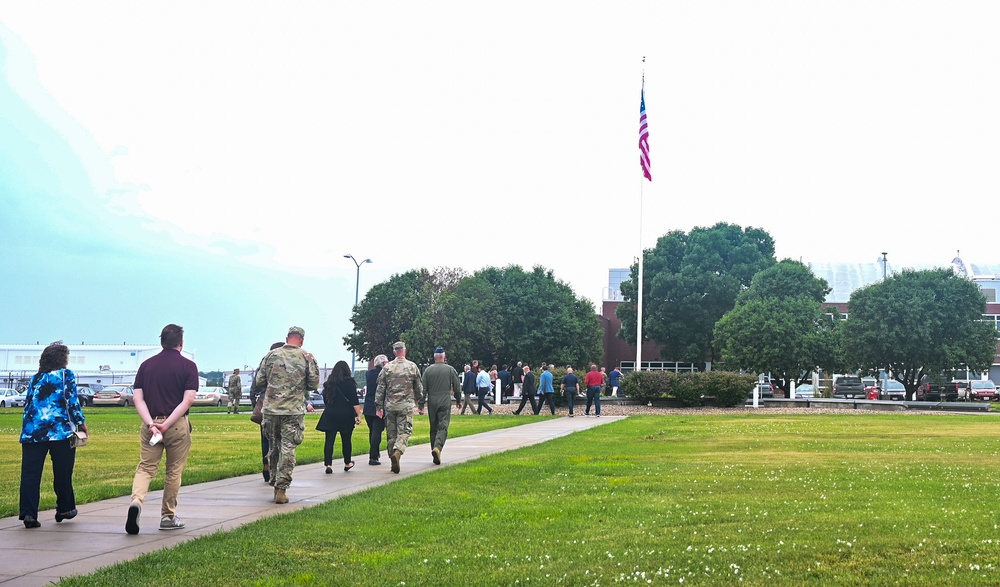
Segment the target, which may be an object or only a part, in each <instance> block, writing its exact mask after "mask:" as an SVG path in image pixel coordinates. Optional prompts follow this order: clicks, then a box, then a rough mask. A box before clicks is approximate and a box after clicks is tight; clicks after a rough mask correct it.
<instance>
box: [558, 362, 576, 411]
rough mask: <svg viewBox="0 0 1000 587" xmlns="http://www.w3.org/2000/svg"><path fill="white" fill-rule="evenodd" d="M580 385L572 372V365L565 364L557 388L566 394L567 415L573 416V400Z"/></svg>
mask: <svg viewBox="0 0 1000 587" xmlns="http://www.w3.org/2000/svg"><path fill="white" fill-rule="evenodd" d="M579 387H580V380H579V379H578V378H577V377H576V375H574V374H573V367H570V366H569V365H567V366H566V375H565V377H563V378H562V383H561V384H559V389H560V390H562V392H563V393H564V394H565V395H566V405H567V406H569V417H570V418H572V417H573V400H574V399H575V398H576V394H577V391H578V389H579Z"/></svg>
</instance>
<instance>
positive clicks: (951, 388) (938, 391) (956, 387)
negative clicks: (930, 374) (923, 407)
mask: <svg viewBox="0 0 1000 587" xmlns="http://www.w3.org/2000/svg"><path fill="white" fill-rule="evenodd" d="M967 383H968V382H966V381H949V382H947V383H940V382H937V381H934V380H931V379H927V380H925V381H924V382H923V383H921V384H920V386H919V387H917V401H918V402H940V401H949V402H955V401H959V400H962V401H968V400H969V397H970V393H969V388H968V386H967Z"/></svg>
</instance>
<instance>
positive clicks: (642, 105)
mask: <svg viewBox="0 0 1000 587" xmlns="http://www.w3.org/2000/svg"><path fill="white" fill-rule="evenodd" d="M639 163H640V164H641V165H642V174H643V175H645V176H646V179H648V180H649V181H653V176H652V175H650V174H649V126H648V125H647V124H646V86H645V84H643V87H642V93H640V94H639Z"/></svg>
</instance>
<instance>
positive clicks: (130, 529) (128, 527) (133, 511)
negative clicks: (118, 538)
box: [125, 499, 142, 534]
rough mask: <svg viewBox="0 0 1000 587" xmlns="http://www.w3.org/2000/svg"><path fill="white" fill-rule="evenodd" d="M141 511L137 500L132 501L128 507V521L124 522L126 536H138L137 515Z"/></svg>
mask: <svg viewBox="0 0 1000 587" xmlns="http://www.w3.org/2000/svg"><path fill="white" fill-rule="evenodd" d="M141 511H142V506H141V505H139V500H137V499H133V500H132V503H130V504H129V506H128V519H126V520H125V532H126V533H128V534H138V533H139V513H140V512H141Z"/></svg>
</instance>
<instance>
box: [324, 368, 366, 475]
mask: <svg viewBox="0 0 1000 587" xmlns="http://www.w3.org/2000/svg"><path fill="white" fill-rule="evenodd" d="M323 403H324V404H326V406H325V407H324V408H323V415H322V416H320V418H319V424H317V425H316V429H317V430H322V431H323V432H325V433H326V443H325V444H324V445H323V463H324V464H325V465H326V472H327V474H330V473H333V468H332V465H333V445H334V443H335V442H336V440H337V433H338V432H339V433H340V446H341V449H342V451H343V453H344V470H345V471H350V470H351V468H352V467H353V466H354V461H353V460H351V455H352V453H353V449H352V446H351V435H353V434H354V426H356V425H357V424H360V423H361V405H360V404H359V403H358V384H357V383H356V382H355V381H354V374H353V373H351V368H350V367H349V366H348V365H347V362H346V361H337V364H336V365H334V366H333V370H332V371H330V377H328V378H327V380H326V383H324V384H323Z"/></svg>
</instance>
